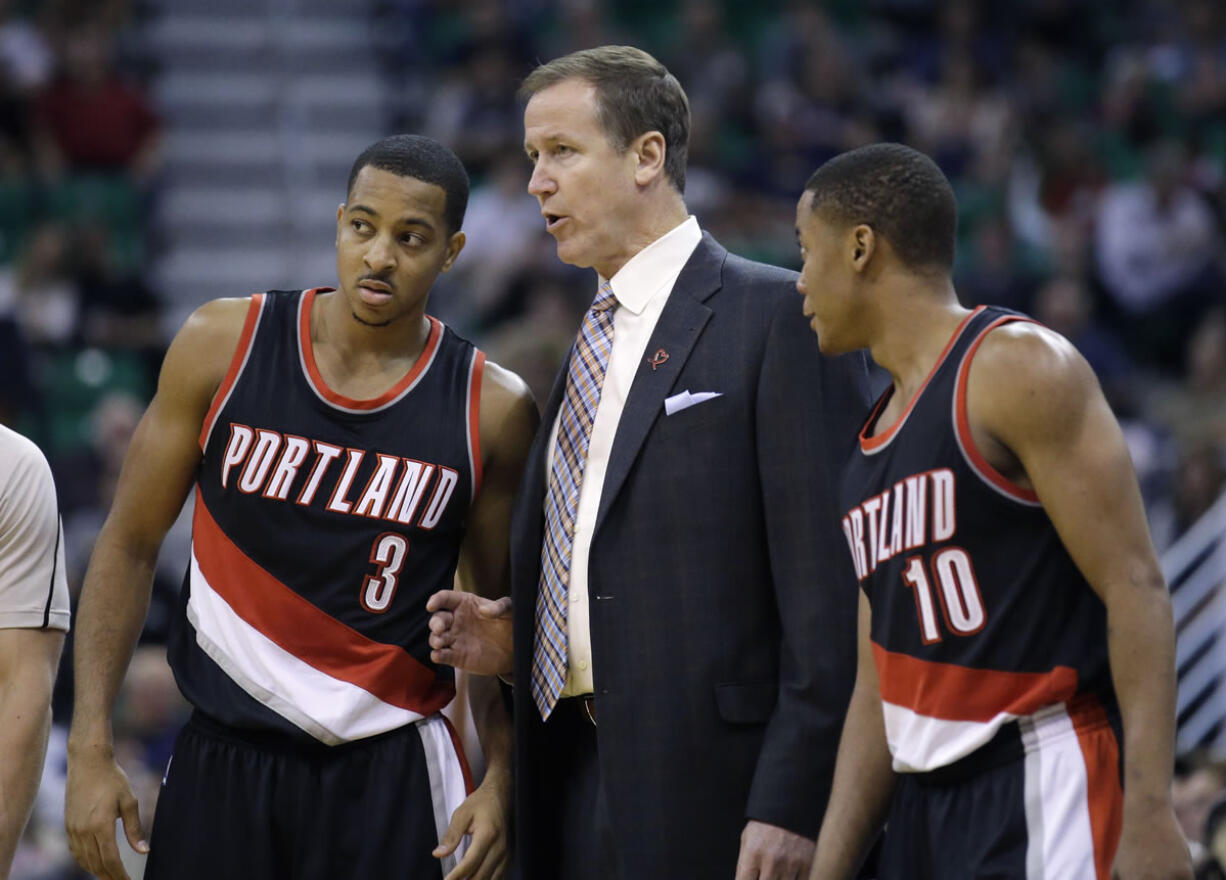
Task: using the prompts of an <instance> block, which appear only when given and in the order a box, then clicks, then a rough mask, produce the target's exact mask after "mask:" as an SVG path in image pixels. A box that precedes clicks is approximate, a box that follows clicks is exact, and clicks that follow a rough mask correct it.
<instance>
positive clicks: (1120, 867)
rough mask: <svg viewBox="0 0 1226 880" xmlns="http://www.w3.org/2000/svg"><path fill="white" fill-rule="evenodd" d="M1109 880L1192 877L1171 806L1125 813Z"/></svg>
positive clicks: (1186, 845) (1182, 878) (1177, 879)
mask: <svg viewBox="0 0 1226 880" xmlns="http://www.w3.org/2000/svg"><path fill="white" fill-rule="evenodd" d="M1111 878H1112V880H1192V858H1191V856H1190V855H1189V854H1188V844H1187V842H1186V841H1185V840H1184V839H1183V834H1182V832H1180V830H1179V826H1178V825H1177V824H1176V823H1175V813H1174V811H1173V810H1172V809H1171V807H1170V805H1169V804H1167V805H1164V806H1163V807H1160V808H1157V809H1154V810H1152V811H1149V812H1147V813H1146V814H1145V815H1143V816H1142V815H1138V816H1136V817H1135V818H1130V817H1129V815H1128V813H1127V810H1125V814H1124V827H1123V829H1122V831H1121V833H1120V846H1119V849H1118V850H1116V853H1115V864H1114V865H1113V866H1112V868H1111Z"/></svg>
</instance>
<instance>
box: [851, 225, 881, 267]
mask: <svg viewBox="0 0 1226 880" xmlns="http://www.w3.org/2000/svg"><path fill="white" fill-rule="evenodd" d="M848 237H849V239H850V242H849V243H850V248H849V249H850V251H851V268H852V271H853V272H856V273H857V274H859V273H863V272H864V270H865V269H866V268H868V263H869V260H871V259H872V258H873V253H874V252H875V251H876V250H877V233H875V232H873V227H871V226H869V225H868V224H867V223H860V224H857V225H856V226H854V227H852V230H851V233H850V234H849V236H848Z"/></svg>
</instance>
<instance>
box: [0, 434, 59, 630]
mask: <svg viewBox="0 0 1226 880" xmlns="http://www.w3.org/2000/svg"><path fill="white" fill-rule="evenodd" d="M68 619H69V612H68V580H67V578H66V577H65V574H64V529H63V525H62V524H61V523H60V514H59V505H58V503H57V501H56V497H55V483H54V482H53V481H52V479H51V468H50V467H49V466H48V464H47V459H46V458H44V457H43V454H42V451H41V450H40V449H39V448H38V447H37V446H35V445H34V443H32V442H31V441H30V440H28V439H26V438H25V437H23V436H21V435H20V434H18V433H16V432H15V431H11V430H9V429H8V428H6V427H4V426H3V425H0V629H11V628H16V627H32V628H35V629H41V628H46V629H59V630H67V629H68Z"/></svg>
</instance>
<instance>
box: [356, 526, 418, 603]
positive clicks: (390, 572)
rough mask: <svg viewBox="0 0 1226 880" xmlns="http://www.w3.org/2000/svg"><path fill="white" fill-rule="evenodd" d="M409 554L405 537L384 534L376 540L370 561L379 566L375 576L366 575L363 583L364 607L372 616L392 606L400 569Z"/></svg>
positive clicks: (393, 533)
mask: <svg viewBox="0 0 1226 880" xmlns="http://www.w3.org/2000/svg"><path fill="white" fill-rule="evenodd" d="M408 552H409V541H408V539H407V538H405V536H404V535H398V534H396V533H395V532H384V533H383V534H382V535H380V536H379V537H377V538H375V545H374V547H372V548H371V550H370V561H371V562H373V563H374V564H375V565H377V566H379V567H378V568H377V569H376V570H375V573H374V574H368V575H366V579H365V580H364V581H363V582H362V607H363V608H365V609H366V610H367V611H369V612H371V613H372V614H382V613H383V612H384V611H386V610H387V606H389V605H391V604H392V596H394V595H396V586H397V584H398V583H399V581H398V578H399V577H400V569H401V567H402V566H403V565H404V557H405V556H406V555H407V554H408Z"/></svg>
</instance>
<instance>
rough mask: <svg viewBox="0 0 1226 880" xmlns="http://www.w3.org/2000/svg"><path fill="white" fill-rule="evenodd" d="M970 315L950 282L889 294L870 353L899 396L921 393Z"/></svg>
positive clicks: (925, 285)
mask: <svg viewBox="0 0 1226 880" xmlns="http://www.w3.org/2000/svg"><path fill="white" fill-rule="evenodd" d="M969 314H970V310H969V309H966V308H963V306H962V305H961V304H960V303H959V302H958V298H957V295H956V294H955V293H954V289H953V285H952V284H951V283H949V282H948V280H947V279H946V280H945V281H944V283H930V284H910V285H906V286H902V285H900V286H899V287H897V288H896V289H895V290H894V291H892V292H891V295H890V296H889V297H888V301H887V303H886V313H885V314H884V315H883V316H882V318H881V320H880V322H879V332H878V333H877V338H876V339H875V340H874V341H873V343H872V345H871V347H870V349H871V352H872V355H873V360H874V361H876V362H877V363H878V364H879V365H880V366H881V368H882V369H884V370H886V371H887V372H888V373H889V374H890V376H891V377H892V378H893V380H894V391H895V393H896V394H899V395H902V396H903V399H907V398H909V397H910V396H911V395H913V394H914V393H915V392H916V391H917V390H919V388H920V386H921V385H923V384H924V380H926V379H927V378H928V374H929V373H930V372H931V371H932V368H933V366H935V365H936V363H937V361H938V360H940V358H941V355H942V353H943V352H944V351H945V347H946V345H948V344H949V340H950V339H951V338H952V337H953V335H954V333H955V332H956V331H957V329H958V327H959V326H960V325H961V324H962V322H963V321H964V320H965V319H966V316H967V315H969Z"/></svg>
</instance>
